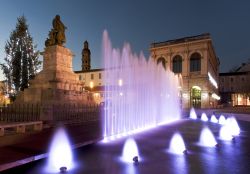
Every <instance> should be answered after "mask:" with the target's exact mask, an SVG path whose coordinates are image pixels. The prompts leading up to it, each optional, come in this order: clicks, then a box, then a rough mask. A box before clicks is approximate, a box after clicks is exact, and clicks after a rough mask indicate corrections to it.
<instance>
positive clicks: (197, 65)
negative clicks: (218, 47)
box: [190, 53, 201, 72]
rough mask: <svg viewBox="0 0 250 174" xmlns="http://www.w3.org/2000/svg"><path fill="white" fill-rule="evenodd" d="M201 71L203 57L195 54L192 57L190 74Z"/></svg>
mask: <svg viewBox="0 0 250 174" xmlns="http://www.w3.org/2000/svg"><path fill="white" fill-rule="evenodd" d="M200 70H201V55H200V54H199V53H193V54H192V55H191V57H190V72H195V71H200Z"/></svg>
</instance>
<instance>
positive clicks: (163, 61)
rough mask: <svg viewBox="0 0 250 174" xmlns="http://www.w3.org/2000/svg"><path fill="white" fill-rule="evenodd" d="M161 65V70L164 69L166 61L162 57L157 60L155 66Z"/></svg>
mask: <svg viewBox="0 0 250 174" xmlns="http://www.w3.org/2000/svg"><path fill="white" fill-rule="evenodd" d="M158 64H162V66H163V68H164V69H166V60H165V59H164V58H163V57H160V58H159V59H157V65H158Z"/></svg>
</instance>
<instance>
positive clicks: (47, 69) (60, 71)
mask: <svg viewBox="0 0 250 174" xmlns="http://www.w3.org/2000/svg"><path fill="white" fill-rule="evenodd" d="M43 57H44V61H43V70H42V71H41V72H40V73H38V74H37V75H36V77H35V79H33V80H31V81H30V86H29V87H28V88H26V89H25V90H24V91H23V92H20V93H19V94H18V96H17V99H16V101H15V103H19V104H23V103H39V104H41V105H53V104H89V103H94V101H93V97H92V94H91V93H89V92H87V91H85V90H84V83H83V82H81V81H79V78H78V76H77V75H76V74H75V73H74V72H73V70H72V58H73V53H72V52H71V51H70V50H69V49H68V48H65V47H62V46H58V45H55V46H49V47H46V48H45V51H44V52H43Z"/></svg>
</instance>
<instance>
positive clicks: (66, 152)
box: [47, 128, 73, 173]
mask: <svg viewBox="0 0 250 174" xmlns="http://www.w3.org/2000/svg"><path fill="white" fill-rule="evenodd" d="M72 168H73V155H72V150H71V147H70V143H69V140H68V137H67V135H66V132H65V131H64V129H63V128H59V129H58V130H57V131H56V133H55V135H54V137H53V140H52V143H51V146H50V151H49V158H48V166H47V171H48V172H56V173H57V172H58V171H61V172H66V170H70V169H72Z"/></svg>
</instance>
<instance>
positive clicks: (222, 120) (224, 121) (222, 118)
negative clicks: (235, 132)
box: [219, 115, 226, 125]
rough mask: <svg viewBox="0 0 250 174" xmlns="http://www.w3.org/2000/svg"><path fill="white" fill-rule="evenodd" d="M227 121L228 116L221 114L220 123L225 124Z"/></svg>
mask: <svg viewBox="0 0 250 174" xmlns="http://www.w3.org/2000/svg"><path fill="white" fill-rule="evenodd" d="M225 123H226V118H225V117H224V115H221V116H220V118H219V124H221V125H224V124H225Z"/></svg>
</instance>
